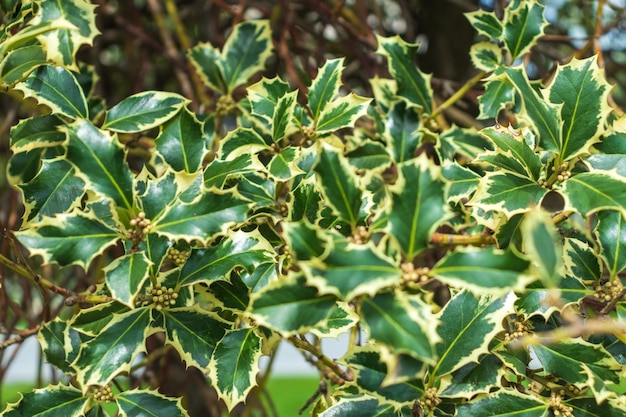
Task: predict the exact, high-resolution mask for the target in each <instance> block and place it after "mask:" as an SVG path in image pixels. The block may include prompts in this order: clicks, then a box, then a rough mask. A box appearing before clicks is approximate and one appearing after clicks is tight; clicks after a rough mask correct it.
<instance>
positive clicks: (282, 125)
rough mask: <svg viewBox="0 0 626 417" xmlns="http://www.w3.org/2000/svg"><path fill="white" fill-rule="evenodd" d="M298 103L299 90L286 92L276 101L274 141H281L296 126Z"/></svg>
mask: <svg viewBox="0 0 626 417" xmlns="http://www.w3.org/2000/svg"><path fill="white" fill-rule="evenodd" d="M297 104H298V91H297V90H296V91H292V92H290V93H286V94H285V95H284V96H282V97H280V98H279V99H278V101H277V102H276V107H275V108H274V115H273V117H272V140H273V141H274V143H278V142H280V141H281V140H282V139H283V138H285V137H286V136H287V135H289V134H291V133H292V132H293V130H294V128H295V123H294V122H293V114H294V111H295V108H296V105H297Z"/></svg>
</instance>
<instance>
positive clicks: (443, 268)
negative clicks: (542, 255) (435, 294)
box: [430, 248, 537, 295]
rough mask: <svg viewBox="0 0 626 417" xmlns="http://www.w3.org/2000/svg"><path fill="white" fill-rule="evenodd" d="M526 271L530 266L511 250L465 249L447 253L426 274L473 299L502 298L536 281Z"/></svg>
mask: <svg viewBox="0 0 626 417" xmlns="http://www.w3.org/2000/svg"><path fill="white" fill-rule="evenodd" d="M529 267H530V262H528V261H527V260H525V259H522V258H520V257H519V256H518V255H516V254H515V252H513V251H511V250H506V251H503V250H498V249H493V248H487V249H469V248H468V249H457V250H456V251H453V252H449V253H448V254H447V255H446V256H444V257H443V258H442V259H441V260H440V261H439V262H437V263H436V264H435V266H434V267H433V268H432V270H431V271H430V274H432V275H433V276H435V277H437V279H439V280H440V281H443V282H445V283H448V284H450V285H453V286H455V287H457V288H465V289H467V290H469V291H471V292H473V293H474V294H476V295H480V294H485V293H487V294H495V295H502V294H505V293H507V292H508V291H521V290H523V289H524V287H525V286H526V285H528V284H529V283H531V282H532V281H534V280H536V279H537V277H535V276H534V275H533V274H531V273H530V271H529Z"/></svg>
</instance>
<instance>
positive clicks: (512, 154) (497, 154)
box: [479, 125, 543, 181]
mask: <svg viewBox="0 0 626 417" xmlns="http://www.w3.org/2000/svg"><path fill="white" fill-rule="evenodd" d="M480 134H481V135H482V136H484V137H486V138H487V139H488V140H490V141H491V142H493V144H494V145H495V150H494V151H492V152H489V151H488V152H485V153H484V154H482V155H480V156H479V160H480V161H484V162H487V163H488V164H490V165H493V166H494V167H496V168H500V169H503V170H506V171H511V172H513V173H516V174H518V175H520V176H524V177H528V178H529V179H531V180H535V181H536V180H538V179H539V176H540V175H541V170H542V168H543V164H542V162H541V159H539V156H538V155H537V154H536V153H535V152H534V151H533V150H532V149H531V148H530V146H528V144H527V143H526V141H525V139H524V136H523V134H521V133H520V134H519V136H515V135H514V134H513V133H511V131H510V130H508V129H506V128H505V127H503V126H501V125H496V126H494V127H490V128H485V129H483V130H481V131H480Z"/></svg>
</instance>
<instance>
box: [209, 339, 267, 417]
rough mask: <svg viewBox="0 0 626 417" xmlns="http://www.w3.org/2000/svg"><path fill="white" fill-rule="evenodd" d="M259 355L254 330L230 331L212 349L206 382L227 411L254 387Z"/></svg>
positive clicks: (258, 343) (242, 399) (258, 341)
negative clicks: (213, 387)
mask: <svg viewBox="0 0 626 417" xmlns="http://www.w3.org/2000/svg"><path fill="white" fill-rule="evenodd" d="M261 355H262V354H261V338H260V337H259V336H257V334H256V333H255V332H254V329H237V330H231V331H229V332H228V333H226V335H225V336H224V337H223V338H222V340H220V341H219V343H218V344H217V346H216V347H215V350H214V351H213V357H212V358H211V363H210V365H209V378H211V382H212V383H213V384H214V386H215V388H216V390H217V394H218V396H219V397H220V398H221V399H222V400H223V401H224V403H226V406H227V407H228V410H229V411H230V410H232V409H233V408H234V407H235V406H236V405H237V404H239V403H241V402H243V401H245V399H246V396H247V395H248V393H249V392H250V390H252V388H254V387H255V386H256V384H257V382H256V376H257V374H258V373H259V371H260V368H259V359H260V358H261Z"/></svg>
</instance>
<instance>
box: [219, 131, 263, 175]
mask: <svg viewBox="0 0 626 417" xmlns="http://www.w3.org/2000/svg"><path fill="white" fill-rule="evenodd" d="M268 149H270V147H269V146H268V145H267V144H266V143H265V141H264V140H263V138H262V137H261V136H260V135H259V133H258V132H257V131H255V130H252V129H248V128H242V127H238V128H237V129H235V130H233V131H231V132H229V133H228V134H227V135H226V137H224V139H222V140H221V141H220V148H219V152H218V154H219V157H220V159H223V160H228V161H234V160H237V159H239V158H241V157H242V156H244V155H245V156H248V157H250V158H251V157H252V154H254V153H257V152H260V151H263V150H268ZM213 162H215V161H213ZM255 169H258V168H255Z"/></svg>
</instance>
